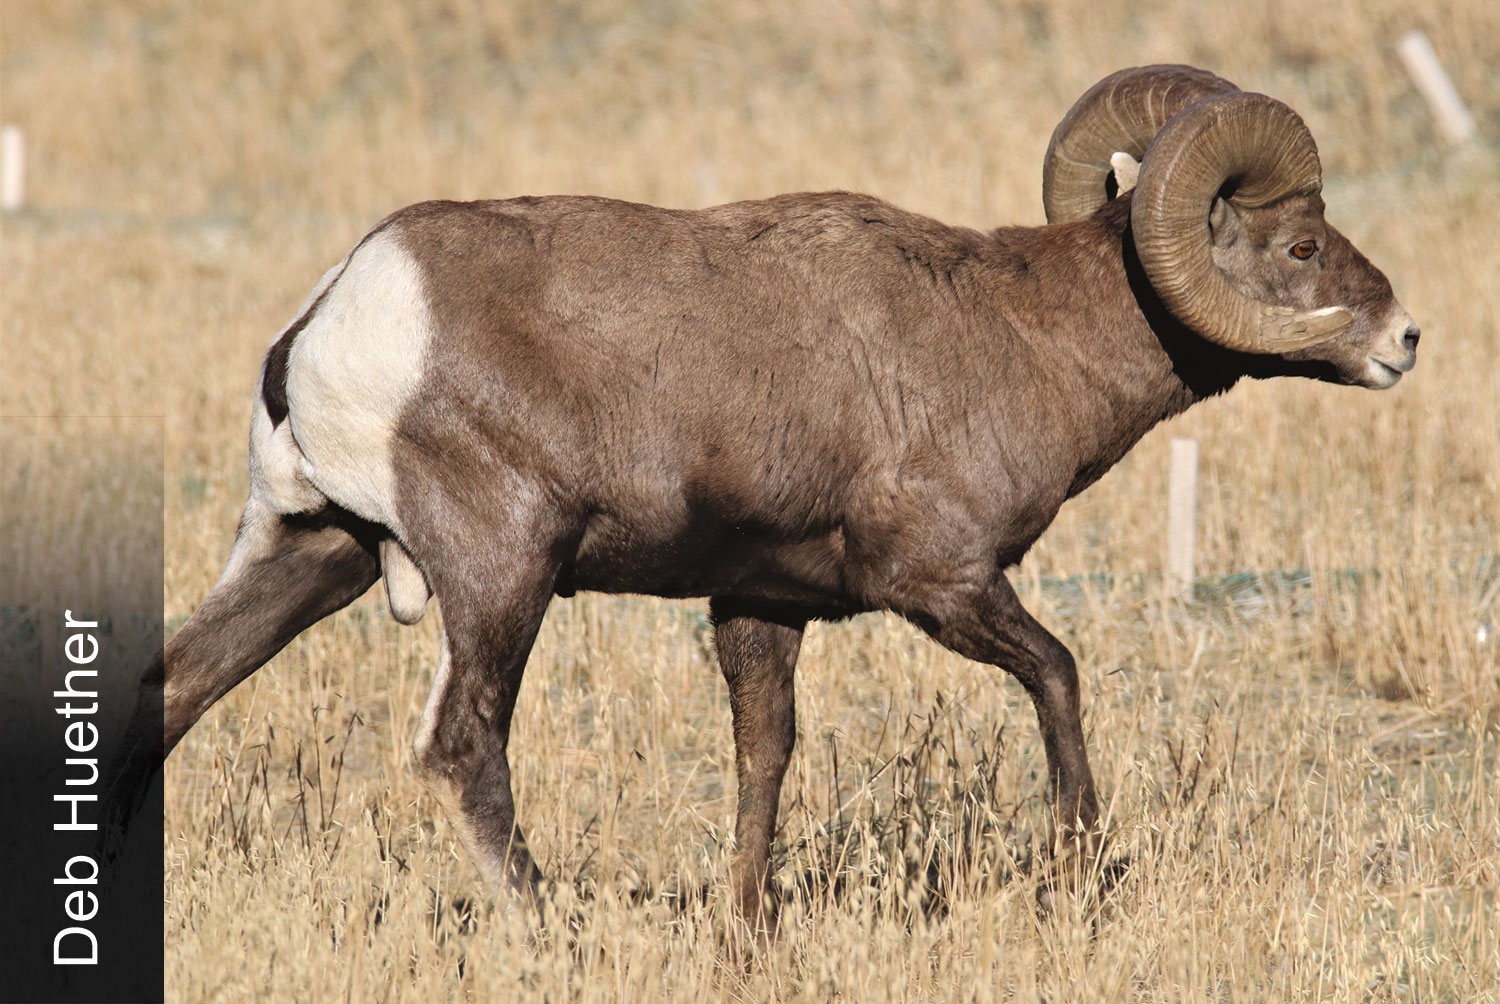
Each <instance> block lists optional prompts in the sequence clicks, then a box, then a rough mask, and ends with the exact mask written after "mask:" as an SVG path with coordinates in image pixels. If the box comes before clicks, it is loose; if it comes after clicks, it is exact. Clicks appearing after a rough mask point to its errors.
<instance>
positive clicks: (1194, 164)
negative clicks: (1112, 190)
mask: <svg viewBox="0 0 1500 1004" xmlns="http://www.w3.org/2000/svg"><path fill="white" fill-rule="evenodd" d="M1226 186H1229V187H1228V188H1226ZM1322 187H1323V177H1322V168H1321V166H1320V164H1319V162H1318V147H1317V144H1316V143H1314V142H1313V138H1312V135H1311V134H1310V133H1309V132H1308V131H1307V126H1306V125H1304V124H1303V122H1302V119H1301V117H1299V116H1298V115H1297V113H1296V112H1294V111H1292V109H1290V108H1288V107H1287V106H1286V105H1284V104H1282V103H1281V102H1280V101H1277V100H1275V99H1274V98H1268V97H1266V96H1265V95H1264V94H1247V93H1243V92H1232V93H1226V94H1220V95H1216V96H1211V97H1205V98H1202V99H1200V100H1198V101H1196V102H1194V103H1193V104H1191V105H1190V106H1188V107H1187V108H1184V109H1183V110H1181V111H1180V112H1179V113H1178V114H1176V115H1175V116H1173V117H1172V119H1171V120H1170V121H1169V122H1168V123H1167V124H1166V125H1165V126H1164V127H1163V128H1162V130H1161V131H1160V132H1159V133H1158V134H1157V136H1156V138H1155V139H1154V140H1153V141H1152V142H1151V145H1150V147H1149V148H1148V150H1147V152H1146V156H1145V157H1144V158H1143V159H1142V162H1141V172H1140V177H1139V179H1138V180H1137V182H1136V188H1135V193H1134V195H1133V197H1132V202H1131V210H1130V223H1131V229H1132V230H1133V231H1134V234H1135V249H1136V254H1137V255H1138V256H1139V257H1140V260H1141V266H1142V267H1143V268H1144V269H1145V272H1146V276H1147V278H1149V279H1150V280H1151V286H1152V288H1153V289H1154V290H1155V291H1156V295H1157V296H1159V297H1160V298H1161V300H1162V302H1163V303H1164V304H1166V306H1167V309H1169V310H1170V311H1171V312H1172V313H1173V314H1174V315H1175V316H1176V317H1177V319H1178V320H1180V321H1182V322H1183V323H1184V324H1186V325H1188V326H1189V327H1191V328H1193V329H1194V330H1196V331H1197V332H1198V333H1199V334H1201V335H1202V336H1203V337H1205V338H1207V339H1209V340H1210V341H1213V342H1217V343H1218V344H1220V345H1223V346H1225V347H1226V348H1230V349H1235V350H1238V351H1241V352H1259V353H1278V352H1289V351H1291V350H1293V349H1299V348H1303V347H1305V346H1308V345H1313V344H1316V343H1317V342H1321V341H1325V340H1327V339H1329V338H1332V337H1333V336H1335V335H1337V334H1339V333H1340V332H1341V331H1343V330H1344V329H1346V328H1347V327H1348V326H1349V325H1350V324H1351V323H1352V321H1353V317H1352V315H1351V314H1350V313H1349V311H1348V310H1346V309H1344V308H1343V307H1325V308H1323V309H1321V310H1294V309H1291V308H1289V307H1278V306H1274V305H1272V304H1268V303H1263V302H1261V301H1259V300H1256V299H1254V298H1253V297H1249V296H1246V295H1245V294H1244V293H1241V292H1240V291H1239V290H1237V289H1235V288H1234V287H1233V286H1232V285H1231V284H1230V283H1229V281H1228V280H1227V279H1226V278H1225V276H1224V274H1223V273H1222V272H1221V271H1220V270H1219V268H1218V267H1217V266H1216V265H1215V264H1214V260H1213V255H1212V253H1211V251H1212V238H1211V235H1210V233H1209V225H1208V219H1209V212H1210V210H1211V209H1212V207H1213V200H1214V198H1215V197H1216V196H1218V195H1219V194H1221V192H1222V193H1225V194H1226V195H1227V198H1228V199H1229V203H1230V205H1231V206H1233V207H1235V208H1236V209H1257V208H1260V207H1263V206H1269V205H1271V204H1273V203H1276V202H1279V201H1281V200H1282V199H1285V198H1288V197H1290V196H1296V195H1303V196H1306V195H1318V194H1319V193H1320V192H1321V191H1322Z"/></svg>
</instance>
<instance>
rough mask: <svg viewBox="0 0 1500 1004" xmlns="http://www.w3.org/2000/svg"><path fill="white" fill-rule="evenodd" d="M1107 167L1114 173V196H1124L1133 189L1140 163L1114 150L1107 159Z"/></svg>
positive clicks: (1123, 152)
mask: <svg viewBox="0 0 1500 1004" xmlns="http://www.w3.org/2000/svg"><path fill="white" fill-rule="evenodd" d="M1109 166H1110V167H1112V168H1114V172H1115V194H1116V195H1117V196H1119V195H1124V194H1125V193H1126V192H1128V191H1130V190H1131V189H1132V188H1134V187H1135V179H1136V178H1137V177H1139V176H1140V173H1141V162H1140V161H1138V160H1136V159H1135V158H1134V157H1132V156H1131V155H1130V154H1128V153H1126V152H1125V151H1124V150H1116V151H1115V152H1114V153H1113V154H1111V155H1110V158H1109Z"/></svg>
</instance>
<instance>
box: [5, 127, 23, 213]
mask: <svg viewBox="0 0 1500 1004" xmlns="http://www.w3.org/2000/svg"><path fill="white" fill-rule="evenodd" d="M25 200H26V141H25V139H23V138H22V136H21V127H20V126H13V125H8V126H6V127H5V128H3V129H0V209H3V210H5V211H6V212H10V211H11V210H13V209H20V208H21V203H22V202H24V201H25Z"/></svg>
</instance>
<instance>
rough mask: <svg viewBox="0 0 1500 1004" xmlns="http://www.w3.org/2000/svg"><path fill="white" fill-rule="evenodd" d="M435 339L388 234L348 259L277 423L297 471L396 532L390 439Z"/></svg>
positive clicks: (295, 349)
mask: <svg viewBox="0 0 1500 1004" xmlns="http://www.w3.org/2000/svg"><path fill="white" fill-rule="evenodd" d="M330 274H332V273H330ZM324 278H325V280H326V279H327V278H328V277H327V276H325V277H324ZM431 338H432V318H431V314H430V312H429V310H428V307H427V297H426V293H425V291H424V289H423V284H422V271H421V268H420V266H418V264H417V262H416V261H415V260H414V259H413V258H412V257H411V255H410V254H409V253H408V252H407V251H406V249H405V248H403V247H402V246H401V242H400V240H399V239H398V238H397V237H396V235H395V234H394V233H392V232H391V231H390V230H386V231H384V232H382V233H379V234H376V235H375V236H373V237H371V238H369V239H368V240H366V241H365V243H364V244H363V245H361V246H360V247H359V248H357V249H356V250H355V251H354V252H353V253H352V254H351V255H350V256H349V258H348V260H347V262H346V263H345V264H344V265H343V266H342V272H341V273H340V274H339V275H338V276H337V278H336V279H335V280H334V281H333V283H332V285H331V286H330V287H329V288H328V291H327V294H326V295H325V296H324V297H323V302H322V303H320V304H319V305H318V309H317V312H316V313H315V314H314V315H313V316H312V318H311V319H310V320H309V321H308V322H307V324H306V326H305V327H304V328H303V329H302V331H301V332H300V333H298V335H297V339H296V341H295V342H293V343H292V348H291V352H290V354H289V355H288V358H287V380H286V396H287V406H288V409H289V411H290V417H289V418H288V421H287V422H285V423H283V425H284V426H285V425H290V427H291V429H290V435H291V436H293V437H295V440H296V448H297V450H298V452H299V453H300V471H301V473H302V474H303V476H304V477H305V478H306V479H307V480H308V481H309V482H311V483H312V484H313V485H314V486H316V488H317V490H318V491H319V492H321V493H322V494H324V495H326V496H327V497H328V498H330V499H332V500H333V501H334V502H336V503H337V504H339V505H340V506H342V507H343V508H345V509H348V510H349V511H350V512H352V513H354V514H355V515H357V516H359V517H361V518H363V519H366V520H369V521H370V522H372V523H379V524H381V525H383V526H385V527H388V528H390V529H391V530H392V531H394V532H395V533H396V535H397V536H402V535H403V534H402V527H401V524H400V521H399V520H398V519H397V516H396V508H395V468H394V466H393V461H392V456H391V453H392V440H393V438H394V435H395V426H396V421H397V420H398V419H399V418H400V416H401V413H402V411H403V410H404V409H405V407H406V403H407V401H409V400H410V398H411V396H412V394H413V393H414V392H415V390H416V388H417V385H418V384H419V383H420V381H421V378H422V368H423V366H422V364H423V359H424V357H425V355H426V352H427V345H428V342H429V341H430V340H431Z"/></svg>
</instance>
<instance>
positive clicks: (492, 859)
mask: <svg viewBox="0 0 1500 1004" xmlns="http://www.w3.org/2000/svg"><path fill="white" fill-rule="evenodd" d="M512 515H513V514H512ZM477 539H478V540H479V541H480V542H481V543H479V544H477V545H476V544H475V543H474V542H472V541H470V542H465V543H455V542H452V541H449V542H444V543H442V544H439V545H437V546H436V547H435V549H434V550H432V551H430V552H429V553H433V554H435V555H436V557H435V559H434V560H432V561H431V562H430V566H431V567H432V569H433V570H434V579H435V581H434V582H433V585H434V587H435V589H436V592H437V597H438V602H439V603H440V604H441V605H442V611H443V650H442V653H441V655H440V659H439V662H438V669H437V674H436V676H435V678H434V679H433V684H432V693H431V695H430V696H429V697H428V699H427V706H426V708H425V709H424V710H423V712H422V723H421V727H420V728H419V730H418V733H417V737H416V740H415V743H414V751H415V753H416V758H417V766H418V768H419V770H420V771H421V774H422V778H423V780H424V781H425V782H426V783H427V785H428V787H429V788H430V789H431V790H432V792H433V793H434V794H435V795H436V796H437V798H438V800H439V801H440V802H442V804H443V808H444V809H445V810H446V812H447V814H448V818H449V819H450V821H451V822H452V823H453V826H454V828H455V829H456V830H457V831H458V834H459V837H460V839H462V841H463V843H464V846H465V847H466V848H467V849H468V851H469V854H470V855H471V856H472V857H473V858H474V862H475V864H476V865H477V866H478V868H479V871H480V873H481V874H482V875H483V877H484V879H485V882H486V884H487V885H488V886H489V887H490V888H491V889H492V890H495V891H496V892H498V893H500V894H501V898H502V899H506V898H509V899H511V900H512V902H514V901H515V900H521V901H525V900H528V899H530V898H532V897H533V896H534V895H535V893H536V892H537V890H538V887H539V884H540V881H541V873H540V871H538V869H537V867H536V865H535V863H533V861H532V859H531V853H530V851H529V850H528V849H527V847H526V839H525V837H524V836H523V835H522V833H521V828H520V826H519V825H517V821H516V807H515V800H514V798H513V796H512V793H511V785H510V761H509V759H508V756H507V747H508V746H509V742H510V723H511V713H512V712H513V711H514V709H515V704H516V692H517V690H518V689H519V688H520V685H521V674H522V672H523V671H524V670H525V668H526V659H527V656H528V655H529V654H530V652H531V645H532V642H533V641H534V640H535V638H536V633H537V629H538V628H539V627H540V626H541V623H542V617H543V615H544V614H545V613H546V610H547V603H548V601H549V600H550V599H551V596H552V586H553V582H554V580H555V578H556V574H557V565H556V563H555V561H554V560H553V559H551V558H550V557H548V556H547V555H546V554H545V552H543V553H536V552H535V551H532V552H530V553H506V552H504V551H501V550H498V549H497V548H496V544H497V543H498V542H502V541H506V542H520V541H526V542H528V543H531V542H534V541H536V540H538V539H544V538H543V535H542V533H541V532H540V531H539V529H538V528H537V527H536V526H535V524H532V523H528V526H527V529H526V530H525V531H521V530H519V529H517V528H516V527H515V526H514V525H513V524H511V525H509V526H508V527H506V528H500V527H486V528H484V529H483V530H482V531H480V532H479V533H478V534H477ZM427 546H429V547H431V546H432V545H427Z"/></svg>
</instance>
